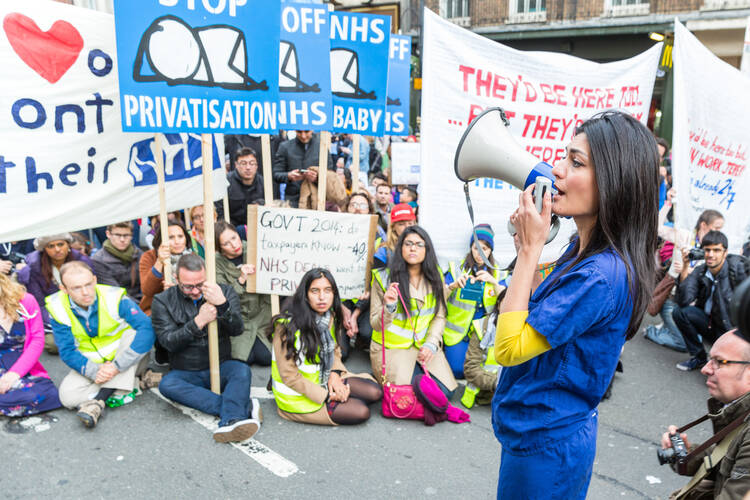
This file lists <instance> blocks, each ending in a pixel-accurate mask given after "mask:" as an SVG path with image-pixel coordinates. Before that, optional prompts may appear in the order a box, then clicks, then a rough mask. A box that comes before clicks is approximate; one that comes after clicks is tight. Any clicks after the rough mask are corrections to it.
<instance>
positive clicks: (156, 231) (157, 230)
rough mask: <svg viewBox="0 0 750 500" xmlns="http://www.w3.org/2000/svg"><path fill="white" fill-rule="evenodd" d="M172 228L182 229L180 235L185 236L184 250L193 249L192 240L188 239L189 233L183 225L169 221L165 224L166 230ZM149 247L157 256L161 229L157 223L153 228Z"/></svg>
mask: <svg viewBox="0 0 750 500" xmlns="http://www.w3.org/2000/svg"><path fill="white" fill-rule="evenodd" d="M172 226H177V227H179V228H180V229H182V234H184V235H185V249H186V250H190V249H191V248H193V238H191V237H190V232H188V230H187V229H185V224H183V223H182V222H180V221H176V220H171V221H169V223H168V224H167V229H169V228H170V227H172ZM167 243H169V242H167ZM151 245H152V246H153V247H154V252H156V253H157V255H158V253H159V247H160V246H161V228H160V227H159V224H158V223H157V224H156V225H155V226H154V240H153V241H152V242H151Z"/></svg>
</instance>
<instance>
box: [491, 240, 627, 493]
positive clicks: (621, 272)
mask: <svg viewBox="0 0 750 500" xmlns="http://www.w3.org/2000/svg"><path fill="white" fill-rule="evenodd" d="M566 258H567V255H566V256H563V259H561V262H559V263H558V265H557V267H556V268H555V270H554V271H553V272H552V273H551V274H550V275H549V276H548V277H547V279H545V280H544V281H543V282H542V284H541V285H540V286H539V288H537V290H536V291H535V293H534V295H533V296H532V298H531V300H530V302H529V316H528V318H527V320H526V321H527V323H528V324H530V325H531V326H532V327H533V328H534V329H535V330H536V331H538V332H539V333H541V334H542V335H544V336H545V338H546V339H547V341H548V342H549V344H550V346H551V347H552V349H550V350H549V351H547V352H545V353H543V354H541V355H539V356H537V357H535V358H533V359H531V360H529V361H527V362H525V363H522V364H520V365H518V366H513V367H508V368H504V369H503V371H502V375H501V376H500V380H499V382H498V385H497V390H496V392H495V396H494V397H493V400H492V425H493V428H494V430H495V435H496V436H497V439H498V440H499V441H500V443H501V444H502V457H501V462H500V477H499V481H498V489H497V495H498V498H503V499H516V498H518V499H521V498H523V499H536V498H540V499H541V498H544V499H556V498H559V499H566V500H568V499H576V498H580V499H584V498H585V497H586V491H587V490H588V485H589V481H590V480H591V473H592V471H593V463H594V456H595V454H596V430H597V410H596V408H597V406H598V404H599V402H600V401H601V398H602V396H603V395H604V392H605V391H606V389H607V386H608V385H609V382H610V380H611V379H612V376H613V375H614V372H615V368H616V366H617V360H618V358H619V356H620V351H621V350H622V346H623V344H624V343H625V334H626V331H627V327H628V324H629V322H630V318H631V315H632V309H633V306H632V298H631V295H630V293H629V289H628V279H627V270H626V266H625V263H624V261H623V260H622V259H621V258H620V257H619V256H618V255H617V254H616V253H615V252H614V251H611V250H607V251H605V252H602V253H599V254H597V255H594V256H591V257H588V258H586V259H585V260H584V261H583V262H581V263H579V264H577V265H576V266H575V267H573V268H572V269H570V270H567V271H566V268H567V267H568V265H567V264H568V263H569V262H567V263H565V262H563V260H566ZM541 478H545V479H544V480H540V479H541Z"/></svg>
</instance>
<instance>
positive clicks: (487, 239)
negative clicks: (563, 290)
mask: <svg viewBox="0 0 750 500" xmlns="http://www.w3.org/2000/svg"><path fill="white" fill-rule="evenodd" d="M474 235H476V238H477V240H478V241H474ZM494 238H495V233H494V231H492V226H490V225H489V224H479V225H478V226H476V227H475V228H474V231H472V234H471V241H470V242H469V252H468V253H467V254H466V257H464V260H463V261H462V262H461V264H459V265H458V266H456V263H455V262H451V263H450V269H448V271H447V272H446V273H445V284H446V285H448V290H449V291H450V295H448V298H447V299H446V306H447V313H446V324H445V331H444V332H443V342H444V343H445V357H446V358H448V363H449V364H450V365H451V370H453V375H455V376H456V377H457V378H464V360H465V359H466V350H467V349H468V348H469V331H470V328H471V323H472V321H475V320H481V319H482V318H484V317H485V316H487V315H488V314H489V313H490V312H491V311H492V309H493V308H494V307H495V304H496V303H497V296H498V294H499V293H500V292H501V291H502V290H503V288H504V285H501V284H500V282H501V281H502V279H503V278H504V277H505V276H507V274H508V273H507V272H506V271H502V272H501V271H498V270H496V269H492V268H488V267H487V266H486V265H485V264H484V262H483V261H482V256H481V255H480V254H479V248H478V247H481V248H482V252H484V255H485V257H487V260H488V261H489V262H490V265H491V266H492V267H496V266H495V260H494V259H493V258H492V251H493V250H494V249H495V240H494Z"/></svg>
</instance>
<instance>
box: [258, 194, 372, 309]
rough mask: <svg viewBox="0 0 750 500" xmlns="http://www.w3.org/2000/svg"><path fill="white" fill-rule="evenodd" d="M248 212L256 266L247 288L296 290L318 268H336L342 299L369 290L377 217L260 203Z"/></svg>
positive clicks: (284, 292) (277, 292) (283, 292)
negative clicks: (366, 288) (307, 275)
mask: <svg viewBox="0 0 750 500" xmlns="http://www.w3.org/2000/svg"><path fill="white" fill-rule="evenodd" d="M248 213H249V217H248V226H247V239H248V252H249V254H250V263H251V264H255V269H256V272H255V274H254V275H251V276H250V277H249V279H248V285H247V286H248V291H250V292H255V293H268V294H275V295H292V294H294V291H295V290H296V289H297V284H298V283H299V281H300V279H301V278H302V276H303V275H304V274H305V273H306V272H307V271H309V270H310V269H313V268H315V267H323V268H326V269H328V270H329V271H331V273H332V274H333V275H334V276H335V278H336V284H337V285H338V289H339V294H340V296H341V298H342V299H351V298H356V297H359V296H360V295H361V294H362V293H363V292H364V291H365V287H366V285H367V281H368V276H369V273H370V262H371V256H372V254H373V244H374V243H373V242H374V239H375V231H376V226H377V216H375V215H369V216H367V215H359V214H345V213H339V212H323V211H310V210H302V209H296V208H273V207H269V206H257V205H250V206H249V207H248ZM368 242H369V243H368Z"/></svg>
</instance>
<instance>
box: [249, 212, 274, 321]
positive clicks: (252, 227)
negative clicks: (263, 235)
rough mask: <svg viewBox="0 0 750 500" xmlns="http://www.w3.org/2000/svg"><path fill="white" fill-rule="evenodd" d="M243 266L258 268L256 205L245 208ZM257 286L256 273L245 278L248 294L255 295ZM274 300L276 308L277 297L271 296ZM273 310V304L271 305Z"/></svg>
mask: <svg viewBox="0 0 750 500" xmlns="http://www.w3.org/2000/svg"><path fill="white" fill-rule="evenodd" d="M245 264H250V265H251V266H255V268H256V269H257V268H258V205H248V206H247V252H245ZM257 285H258V273H257V271H256V272H255V273H253V274H251V275H250V276H248V277H247V283H246V284H245V288H246V290H247V291H248V292H250V293H255V290H256V289H257ZM274 297H275V298H276V306H277V307H278V304H279V296H278V295H271V299H272V302H273V298H274ZM271 306H272V307H271V309H273V303H272V304H271ZM271 312H272V313H273V314H272V315H273V316H275V315H276V314H278V311H276V312H273V311H271Z"/></svg>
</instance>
